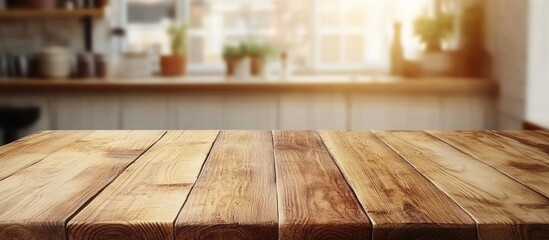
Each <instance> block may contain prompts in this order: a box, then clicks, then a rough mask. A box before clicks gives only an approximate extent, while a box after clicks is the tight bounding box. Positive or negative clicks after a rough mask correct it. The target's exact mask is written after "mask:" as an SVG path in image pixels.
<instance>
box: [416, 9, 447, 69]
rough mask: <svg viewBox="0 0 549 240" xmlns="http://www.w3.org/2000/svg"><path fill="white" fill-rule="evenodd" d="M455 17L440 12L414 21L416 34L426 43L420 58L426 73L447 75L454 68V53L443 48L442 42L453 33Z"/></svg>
mask: <svg viewBox="0 0 549 240" xmlns="http://www.w3.org/2000/svg"><path fill="white" fill-rule="evenodd" d="M453 29H454V18H453V16H451V15H444V14H439V15H438V16H436V17H430V16H428V15H426V14H424V15H422V16H420V17H419V18H418V19H416V20H415V21H414V34H415V35H416V36H417V37H418V38H419V40H420V41H421V42H422V43H423V44H424V45H425V52H424V53H423V54H422V56H421V59H420V65H421V68H422V73H423V74H424V75H446V74H449V73H451V72H452V70H453V61H452V54H450V53H448V52H444V51H443V50H442V43H443V42H444V41H445V40H446V39H447V38H448V37H449V36H450V35H451V34H452V32H453Z"/></svg>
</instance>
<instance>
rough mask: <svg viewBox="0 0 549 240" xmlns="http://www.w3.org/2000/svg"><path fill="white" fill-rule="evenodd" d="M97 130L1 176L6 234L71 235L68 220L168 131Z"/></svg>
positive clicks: (0, 209)
mask: <svg viewBox="0 0 549 240" xmlns="http://www.w3.org/2000/svg"><path fill="white" fill-rule="evenodd" d="M163 133H164V132H162V131H95V132H93V133H91V134H89V135H88V136H85V137H84V138H81V139H80V140H78V141H76V142H73V143H72V144H70V145H68V146H66V147H65V148H63V149H61V150H59V151H57V152H55V153H53V154H51V155H50V156H48V157H47V158H45V159H44V160H42V161H40V162H38V163H36V164H34V165H32V166H30V167H28V168H25V169H23V170H21V171H19V172H17V173H16V174H14V175H11V176H10V177H8V178H6V179H4V180H2V181H0V239H65V237H66V236H65V234H66V233H65V223H66V221H67V220H68V219H69V218H70V217H71V216H72V215H74V214H75V213H76V212H77V211H78V209H80V208H81V207H82V206H83V205H84V204H85V203H86V202H87V201H88V200H90V199H91V198H93V197H94V196H95V195H96V194H97V193H98V192H99V191H100V190H101V189H103V188H104V187H105V186H106V185H107V184H109V183H110V182H111V181H112V180H113V179H114V178H116V176H118V174H120V172H122V171H123V170H124V168H126V167H127V166H128V165H129V164H130V163H132V162H133V161H134V160H135V159H136V158H137V157H139V156H140V155H141V154H142V153H143V152H145V151H146V150H147V149H148V148H149V147H150V146H151V145H152V144H154V143H155V142H156V141H157V140H158V139H159V138H160V137H161V136H162V134H163Z"/></svg>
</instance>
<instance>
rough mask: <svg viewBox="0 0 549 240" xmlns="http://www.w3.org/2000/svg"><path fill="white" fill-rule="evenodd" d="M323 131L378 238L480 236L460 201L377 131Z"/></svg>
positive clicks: (374, 237)
mask: <svg viewBox="0 0 549 240" xmlns="http://www.w3.org/2000/svg"><path fill="white" fill-rule="evenodd" d="M320 135H321V136H322V139H323V140H324V142H325V143H326V146H327V147H328V149H329V150H330V152H331V154H332V156H333V157H334V159H335V161H336V162H337V164H338V166H339V167H340V168H341V171H342V172H343V174H344V175H345V177H346V178H347V180H348V182H349V184H350V185H351V187H352V188H353V190H354V191H355V193H356V195H357V197H358V200H359V201H360V203H361V204H362V206H363V207H364V209H365V210H366V212H367V214H368V216H369V217H370V219H371V220H372V222H373V225H374V226H373V239H456V240H458V239H459V240H461V239H476V224H475V222H474V221H473V220H472V219H471V217H469V215H468V214H467V213H465V212H464V211H463V210H462V209H461V208H460V207H459V206H458V205H457V204H456V203H455V202H454V201H452V200H451V199H450V198H449V197H448V196H446V195H445V193H443V192H441V191H440V190H439V189H438V188H437V187H436V186H434V185H433V184H432V183H431V182H430V181H429V180H427V179H425V178H424V177H423V176H422V175H421V174H420V173H419V172H417V171H416V170H415V169H414V168H413V167H412V166H410V164H408V163H407V162H406V161H404V160H403V159H402V158H401V157H400V156H399V155H398V154H397V153H395V152H394V151H393V150H391V149H390V148H389V147H388V146H386V145H385V144H384V143H383V142H381V140H379V139H378V138H377V137H376V136H375V135H374V134H373V133H371V132H342V131H337V132H335V131H321V132H320Z"/></svg>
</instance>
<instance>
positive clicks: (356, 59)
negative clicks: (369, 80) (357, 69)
mask: <svg viewBox="0 0 549 240" xmlns="http://www.w3.org/2000/svg"><path fill="white" fill-rule="evenodd" d="M345 50H346V51H345V63H363V62H364V38H363V37H362V35H348V36H347V37H346V38H345Z"/></svg>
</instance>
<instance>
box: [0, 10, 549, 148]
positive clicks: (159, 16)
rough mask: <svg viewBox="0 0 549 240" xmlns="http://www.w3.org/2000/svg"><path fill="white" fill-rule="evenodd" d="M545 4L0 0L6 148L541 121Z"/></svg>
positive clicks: (514, 125)
mask: <svg viewBox="0 0 549 240" xmlns="http://www.w3.org/2000/svg"><path fill="white" fill-rule="evenodd" d="M548 94H549V1H547V0H383V1H381V0H0V128H1V136H2V139H3V142H4V143H5V142H9V141H12V140H14V139H17V138H20V137H22V136H25V135H27V134H30V133H33V132H36V131H39V130H48V129H60V130H68V129H353V130H360V129H523V128H525V129H542V128H548V127H549V96H548Z"/></svg>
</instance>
